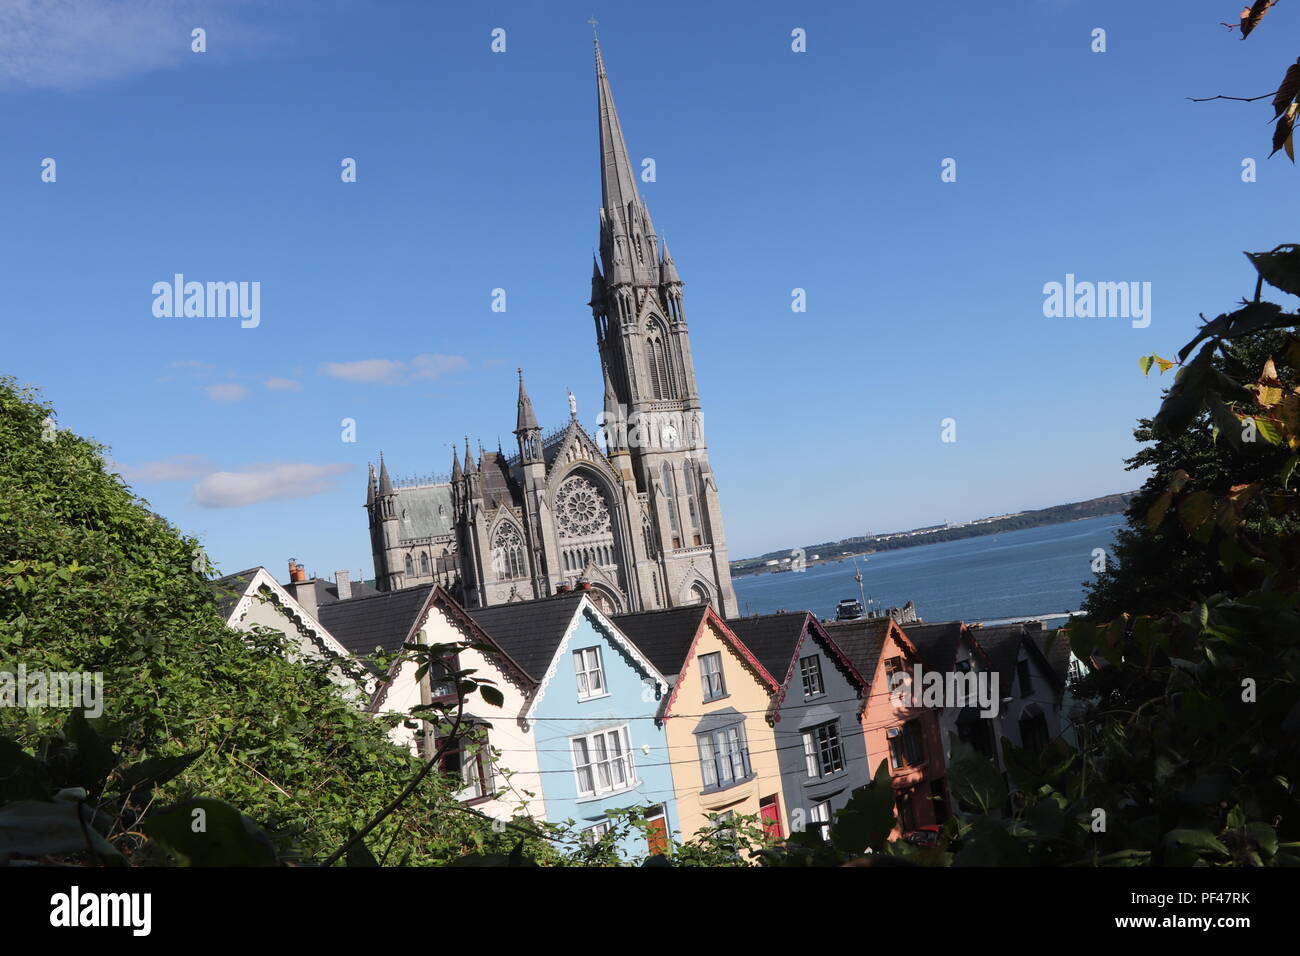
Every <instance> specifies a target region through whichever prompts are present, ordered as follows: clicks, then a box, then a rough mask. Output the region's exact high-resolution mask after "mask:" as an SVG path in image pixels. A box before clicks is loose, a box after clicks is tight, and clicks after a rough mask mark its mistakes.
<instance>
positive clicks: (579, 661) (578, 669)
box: [573, 644, 609, 701]
mask: <svg viewBox="0 0 1300 956" xmlns="http://www.w3.org/2000/svg"><path fill="white" fill-rule="evenodd" d="M588 651H591V652H593V653H594V654H595V656H596V666H595V667H594V668H593V667H589V666H587V658H586V654H587V652H588ZM600 651H601V648H600V645H599V644H596V645H593V646H591V647H580V648H577V649H576V650H574V651H573V677H574V683H575V684H576V685H577V689H578V700H580V701H582V700H596V699H598V698H601V697H608V696H609V684H608V683H607V682H606V681H605V658H604V655H603V654H601V652H600ZM593 674H594V675H595V676H596V678H597V681H598V682H599V683H600V689H599V690H596V691H593V690H592V689H591V677H592V675H593Z"/></svg>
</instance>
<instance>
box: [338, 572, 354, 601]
mask: <svg viewBox="0 0 1300 956" xmlns="http://www.w3.org/2000/svg"><path fill="white" fill-rule="evenodd" d="M334 586H335V587H336V588H338V592H339V600H340V601H346V600H347V599H348V598H350V597H352V579H351V577H350V576H349V573H348V572H347V571H335V572H334Z"/></svg>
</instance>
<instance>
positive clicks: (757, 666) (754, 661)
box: [629, 604, 784, 719]
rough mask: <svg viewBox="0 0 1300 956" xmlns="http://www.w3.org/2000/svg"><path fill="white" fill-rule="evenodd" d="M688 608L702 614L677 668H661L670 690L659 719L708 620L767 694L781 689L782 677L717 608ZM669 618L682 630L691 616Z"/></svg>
mask: <svg viewBox="0 0 1300 956" xmlns="http://www.w3.org/2000/svg"><path fill="white" fill-rule="evenodd" d="M691 610H693V611H696V612H697V613H701V614H702V616H700V617H699V618H698V624H697V625H696V627H695V631H694V633H692V634H691V639H690V644H689V646H688V647H687V649H686V652H685V653H684V654H682V655H680V657H681V660H680V663H679V664H678V665H677V668H676V670H666V671H663V673H664V674H665V675H666V676H667V678H668V681H669V683H670V685H671V687H672V690H671V691H670V692H669V694H668V696H667V697H666V698H665V699H664V701H663V703H662V705H661V706H660V708H659V717H660V719H662V718H664V717H667V716H669V713H668V712H669V711H670V710H671V709H672V707H673V705H674V704H675V703H676V702H677V692H678V691H680V690H681V688H682V682H681V676H682V671H683V670H685V669H686V665H687V663H688V662H689V661H690V659H691V656H692V655H694V653H695V647H696V645H697V644H698V643H699V640H700V635H701V634H703V633H704V630H705V625H706V624H710V623H712V624H713V626H714V627H715V628H716V629H717V632H718V636H719V637H720V638H721V639H722V640H723V641H724V642H725V643H727V644H729V645H731V647H732V649H733V650H735V652H736V653H737V654H739V655H740V658H741V659H742V660H743V661H744V662H745V664H746V665H747V666H748V667H749V669H750V670H751V672H752V673H753V675H754V678H755V679H756V680H757V681H758V682H759V683H760V684H762V685H763V687H764V689H766V690H767V692H768V693H769V694H775V693H776V692H777V691H779V690H780V689H781V681H780V680H778V679H777V678H775V677H773V676H772V674H771V672H770V671H768V669H767V668H766V667H764V666H763V663H762V661H760V660H759V659H758V658H757V657H755V656H754V652H753V651H751V650H750V649H749V647H748V646H747V645H746V644H745V642H744V641H742V640H741V639H740V635H738V634H737V633H736V632H735V631H733V630H732V629H731V628H730V627H728V626H727V622H726V621H724V620H723V619H722V618H721V617H719V616H718V612H717V611H715V610H713V608H712V607H710V606H709V605H707V604H700V605H692V606H691ZM647 613H651V614H664V615H668V614H671V613H672V612H671V611H651V612H647ZM629 616H633V617H639V616H641V615H629ZM669 620H670V621H674V620H675V621H677V622H678V626H680V627H682V630H683V631H684V630H685V629H686V628H685V626H684V623H685V622H688V621H689V620H691V617H690V616H687V615H683V616H681V617H678V618H669ZM633 626H636V625H633ZM782 677H784V675H782Z"/></svg>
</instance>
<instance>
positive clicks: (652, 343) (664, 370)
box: [645, 319, 677, 398]
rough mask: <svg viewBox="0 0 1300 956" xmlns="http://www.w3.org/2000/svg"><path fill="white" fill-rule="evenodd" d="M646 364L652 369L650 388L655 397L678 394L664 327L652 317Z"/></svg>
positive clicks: (647, 337) (648, 330)
mask: <svg viewBox="0 0 1300 956" xmlns="http://www.w3.org/2000/svg"><path fill="white" fill-rule="evenodd" d="M645 347H646V365H647V367H648V368H649V370H650V390H651V392H652V393H653V395H654V397H655V398H673V397H674V396H675V395H676V394H677V387H676V383H675V382H674V380H673V367H672V355H671V353H670V352H669V349H668V343H667V338H666V336H665V334H664V328H663V326H662V325H661V324H660V323H659V321H658V320H657V319H652V320H651V322H650V325H649V328H648V329H647V332H646V346H645Z"/></svg>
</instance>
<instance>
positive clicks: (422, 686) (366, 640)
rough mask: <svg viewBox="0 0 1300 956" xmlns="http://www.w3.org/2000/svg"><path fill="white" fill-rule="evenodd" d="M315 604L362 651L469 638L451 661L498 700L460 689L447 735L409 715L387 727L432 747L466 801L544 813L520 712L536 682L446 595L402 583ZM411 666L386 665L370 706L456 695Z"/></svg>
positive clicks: (425, 749)
mask: <svg viewBox="0 0 1300 956" xmlns="http://www.w3.org/2000/svg"><path fill="white" fill-rule="evenodd" d="M324 613H325V614H326V616H327V617H330V618H331V619H333V620H336V621H337V624H336V626H338V627H339V628H340V630H341V631H342V632H343V633H344V634H346V635H347V636H348V639H349V641H351V642H352V643H353V644H354V646H356V647H357V649H358V652H359V653H363V654H365V653H370V650H371V649H372V648H373V646H374V642H378V645H379V646H380V647H383V648H384V649H385V650H388V651H393V650H396V649H397V648H399V647H401V646H402V644H425V645H432V644H474V645H476V646H474V647H465V648H463V649H461V650H460V651H459V652H458V653H457V654H456V658H455V660H454V661H452V662H451V664H452V666H453V667H455V668H456V669H457V670H469V669H473V670H474V674H473V675H472V676H474V677H476V678H486V679H488V680H491V681H493V686H494V687H495V688H496V689H497V690H498V691H500V693H501V695H502V697H503V698H504V701H503V703H502V705H501V706H500V707H497V706H494V705H492V704H489V703H488V702H487V701H486V700H484V699H483V697H482V696H481V695H478V694H472V695H469V696H468V697H467V698H466V701H465V707H464V711H463V715H462V719H461V728H462V729H461V731H460V732H459V733H457V734H456V736H455V737H454V738H453V739H451V740H446V738H445V736H439V733H438V731H437V730H436V729H434V728H432V727H431V725H430V724H429V723H427V722H425V721H418V720H410V719H407V720H404V721H402V722H401V723H399V724H397V725H396V726H395V727H394V728H393V730H392V732H391V736H392V738H393V740H395V741H396V742H398V743H400V744H402V745H404V746H407V747H410V748H411V749H412V750H414V751H415V753H417V754H418V755H420V756H422V757H424V758H426V759H428V758H429V757H430V756H432V755H433V754H434V753H436V752H437V751H438V748H439V747H440V746H441V747H442V755H441V757H440V758H439V760H440V763H441V769H442V771H443V772H444V773H446V774H448V775H449V776H453V777H458V778H459V779H460V780H461V781H462V783H463V788H462V790H461V791H460V794H459V796H460V799H461V801H462V802H463V803H465V804H466V805H467V806H472V807H474V808H475V809H476V810H478V811H479V812H481V813H486V814H488V815H489V816H492V817H495V818H497V819H503V820H506V819H511V818H514V817H518V816H528V817H532V818H534V819H539V820H541V819H545V818H546V802H545V799H544V797H543V793H542V778H541V774H540V768H539V766H538V761H537V748H536V746H535V744H534V742H533V735H532V733H531V731H530V730H529V729H528V728H527V727H526V726H525V725H524V724H523V723H522V722H521V721H520V719H519V715H520V714H521V713H522V712H523V710H524V709H525V707H526V706H527V702H528V700H529V699H530V698H531V696H532V695H533V693H534V692H535V691H536V689H537V681H536V680H534V679H533V678H532V676H530V675H529V674H528V673H527V672H526V671H525V670H524V669H523V667H521V666H520V665H519V664H518V662H516V661H515V660H514V658H512V657H511V656H510V654H509V653H508V652H506V651H505V650H504V649H503V648H502V647H501V646H500V645H499V644H497V643H496V641H494V640H493V639H492V636H491V635H490V634H488V633H487V632H486V631H484V630H483V629H482V628H481V627H480V626H479V625H478V624H477V623H476V622H475V621H474V620H473V618H471V617H470V616H469V615H468V614H467V613H466V612H465V609H464V608H462V607H461V606H460V604H458V603H457V602H456V600H455V599H454V598H453V597H452V596H451V595H450V594H448V593H447V592H446V591H445V590H443V589H442V588H441V587H429V586H427V585H426V586H423V587H418V588H406V589H404V590H401V591H388V592H383V593H380V594H376V595H373V596H370V597H365V598H359V599H353V600H351V601H345V602H340V604H338V605H329V606H328V609H326V610H325V611H324ZM416 671H417V665H416V664H415V663H413V662H411V661H404V662H398V663H397V664H394V665H393V666H392V667H391V668H390V669H389V671H388V674H387V680H386V681H385V683H384V684H383V685H382V686H381V687H380V689H379V691H378V692H377V693H376V694H375V697H374V698H373V699H372V701H371V704H370V710H371V712H372V713H375V714H383V713H391V712H396V713H399V714H409V713H410V712H411V708H413V707H416V706H418V705H426V704H430V703H432V702H434V701H442V702H445V703H448V704H452V705H454V704H455V703H456V695H455V693H454V692H453V689H452V688H451V687H450V685H448V684H446V683H445V682H442V681H439V680H438V675H437V674H426V675H425V676H424V678H422V679H418V680H417V678H416Z"/></svg>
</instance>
